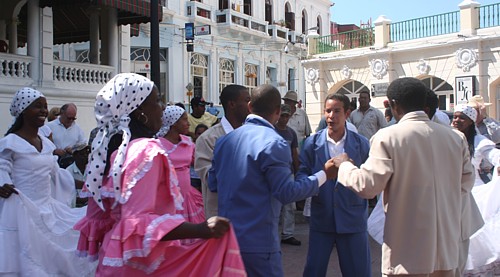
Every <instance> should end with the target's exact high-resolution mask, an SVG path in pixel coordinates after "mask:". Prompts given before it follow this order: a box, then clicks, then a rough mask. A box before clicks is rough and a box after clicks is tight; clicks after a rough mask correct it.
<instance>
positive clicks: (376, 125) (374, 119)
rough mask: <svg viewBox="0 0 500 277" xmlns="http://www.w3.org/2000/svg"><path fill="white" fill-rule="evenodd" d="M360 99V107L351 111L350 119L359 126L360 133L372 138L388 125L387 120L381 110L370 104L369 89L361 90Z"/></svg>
mask: <svg viewBox="0 0 500 277" xmlns="http://www.w3.org/2000/svg"><path fill="white" fill-rule="evenodd" d="M358 101H359V108H357V109H356V110H354V111H353V112H352V113H351V115H350V116H349V119H350V121H351V122H352V124H354V126H356V128H358V132H359V134H360V135H363V136H364V137H366V138H367V139H370V138H371V137H372V136H373V135H374V134H375V133H376V132H377V131H378V130H380V129H382V128H384V127H386V126H387V121H386V120H385V117H384V114H383V113H382V112H381V111H379V110H378V109H376V108H374V107H372V106H370V102H371V98H370V92H369V91H361V92H360V93H359V99H358Z"/></svg>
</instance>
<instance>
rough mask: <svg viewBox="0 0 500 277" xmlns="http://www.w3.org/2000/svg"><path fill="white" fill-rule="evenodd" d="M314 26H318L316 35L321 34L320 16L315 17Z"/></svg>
mask: <svg viewBox="0 0 500 277" xmlns="http://www.w3.org/2000/svg"><path fill="white" fill-rule="evenodd" d="M316 27H318V35H320V36H321V31H322V30H321V16H319V15H318V17H317V18H316Z"/></svg>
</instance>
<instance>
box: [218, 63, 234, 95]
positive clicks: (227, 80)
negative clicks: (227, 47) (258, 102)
mask: <svg viewBox="0 0 500 277" xmlns="http://www.w3.org/2000/svg"><path fill="white" fill-rule="evenodd" d="M231 84H234V61H231V60H228V59H220V60H219V94H220V92H221V91H222V89H223V88H225V87H226V86H228V85H231Z"/></svg>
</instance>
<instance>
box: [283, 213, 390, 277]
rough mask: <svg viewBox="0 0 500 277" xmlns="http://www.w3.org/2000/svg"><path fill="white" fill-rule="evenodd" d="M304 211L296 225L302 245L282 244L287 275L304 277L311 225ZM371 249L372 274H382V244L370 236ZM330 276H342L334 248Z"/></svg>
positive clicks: (297, 236)
mask: <svg viewBox="0 0 500 277" xmlns="http://www.w3.org/2000/svg"><path fill="white" fill-rule="evenodd" d="M301 213H302V212H296V216H295V218H296V226H295V238H297V239H298V240H300V241H301V242H302V245H301V246H292V245H288V244H281V251H282V253H283V269H284V271H285V277H299V276H300V277H302V271H303V270H304V265H305V263H306V256H307V247H308V237H309V225H308V223H307V222H305V220H304V219H303V216H302V214H301ZM370 249H371V257H372V276H373V277H377V276H381V273H380V256H381V249H380V245H379V244H378V243H377V242H375V241H374V240H372V239H371V238H370ZM327 276H328V277H340V276H342V274H341V273H340V269H339V266H338V257H337V252H336V250H335V249H334V251H333V252H332V255H331V257H330V263H329V264H328V273H327Z"/></svg>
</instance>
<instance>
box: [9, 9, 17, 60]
mask: <svg viewBox="0 0 500 277" xmlns="http://www.w3.org/2000/svg"><path fill="white" fill-rule="evenodd" d="M17 22H18V20H17V17H16V18H12V19H11V21H10V23H9V53H11V54H17Z"/></svg>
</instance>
